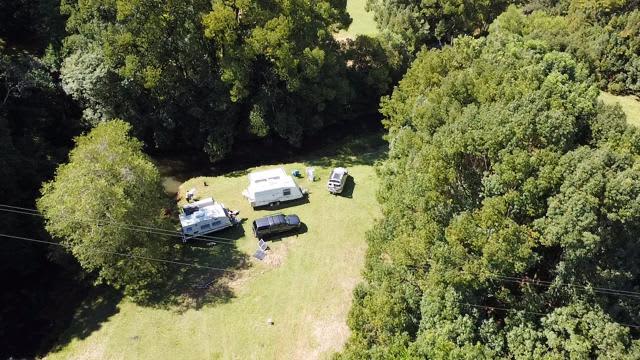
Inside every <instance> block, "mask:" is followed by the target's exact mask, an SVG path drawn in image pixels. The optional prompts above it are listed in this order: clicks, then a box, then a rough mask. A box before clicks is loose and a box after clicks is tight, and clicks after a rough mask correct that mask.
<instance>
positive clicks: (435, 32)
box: [367, 0, 517, 53]
mask: <svg viewBox="0 0 640 360" xmlns="http://www.w3.org/2000/svg"><path fill="white" fill-rule="evenodd" d="M511 3H517V1H512V0H499V1H488V0H464V1H459V0H453V1H416V0H368V1H367V8H368V10H369V11H372V12H373V14H374V16H375V19H376V22H377V23H378V27H379V28H380V29H381V30H382V32H383V33H390V34H392V35H393V36H396V37H400V38H401V39H402V41H403V42H404V43H405V46H407V48H408V49H409V51H410V52H411V53H416V52H417V51H418V50H420V48H421V47H422V46H424V45H426V46H442V45H443V44H446V43H448V42H450V41H451V40H452V39H453V38H455V37H456V36H458V35H461V34H469V35H472V34H473V35H480V34H483V33H485V32H486V31H487V28H488V26H489V24H491V22H492V21H493V19H495V18H496V16H498V15H499V14H500V13H501V12H502V11H503V10H504V9H505V8H506V7H507V5H509V4H511Z"/></svg>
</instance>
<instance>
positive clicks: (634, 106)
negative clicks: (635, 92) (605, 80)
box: [599, 91, 640, 126]
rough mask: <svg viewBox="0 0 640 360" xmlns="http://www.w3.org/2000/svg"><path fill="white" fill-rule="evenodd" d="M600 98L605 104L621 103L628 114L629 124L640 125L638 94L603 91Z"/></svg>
mask: <svg viewBox="0 0 640 360" xmlns="http://www.w3.org/2000/svg"><path fill="white" fill-rule="evenodd" d="M599 99H600V100H602V102H604V103H605V104H609V105H615V104H620V106H621V107H622V110H623V111H624V113H625V114H627V122H629V124H632V125H635V126H640V99H638V97H636V96H631V95H629V96H616V95H613V94H610V93H607V92H604V91H603V92H601V93H600V96H599Z"/></svg>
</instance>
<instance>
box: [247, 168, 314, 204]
mask: <svg viewBox="0 0 640 360" xmlns="http://www.w3.org/2000/svg"><path fill="white" fill-rule="evenodd" d="M304 194H305V191H303V190H302V189H301V188H300V187H299V186H298V185H297V184H296V182H295V181H294V180H293V178H292V177H291V176H289V175H287V173H286V172H285V171H284V169H283V168H277V169H270V170H264V171H256V172H252V173H250V174H249V187H248V188H247V189H246V190H244V191H243V192H242V195H244V197H246V198H247V200H249V203H250V204H251V206H253V207H258V206H264V205H271V206H273V205H278V204H280V203H281V202H283V201H291V200H296V199H300V198H302V197H303V196H304Z"/></svg>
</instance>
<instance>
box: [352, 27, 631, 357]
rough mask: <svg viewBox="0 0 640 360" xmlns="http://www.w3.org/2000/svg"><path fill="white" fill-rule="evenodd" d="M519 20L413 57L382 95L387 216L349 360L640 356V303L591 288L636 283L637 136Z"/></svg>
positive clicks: (373, 248)
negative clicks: (390, 89) (387, 144)
mask: <svg viewBox="0 0 640 360" xmlns="http://www.w3.org/2000/svg"><path fill="white" fill-rule="evenodd" d="M520 20H522V19H520ZM518 21H519V20H518V18H517V17H516V18H514V17H512V16H511V14H506V15H504V16H500V17H499V18H498V20H496V22H495V23H494V24H493V25H492V26H491V30H490V34H489V35H488V36H487V37H486V38H481V39H472V38H469V37H463V38H458V39H457V40H456V41H454V43H453V45H451V46H446V47H444V48H443V49H440V50H430V51H423V52H421V53H420V54H419V55H418V57H417V59H416V60H415V61H414V63H413V64H412V67H411V69H410V70H409V72H408V73H407V74H406V75H405V77H404V78H403V80H402V81H401V82H400V85H399V86H398V87H397V88H396V89H395V90H394V93H393V95H391V96H390V97H386V98H384V99H383V101H382V105H381V109H382V112H383V114H384V115H385V125H386V127H387V128H388V131H389V134H388V140H389V142H390V152H389V159H388V160H387V161H386V162H385V163H384V164H383V166H382V167H381V169H380V175H381V179H382V185H381V190H380V192H379V199H380V202H381V205H382V209H383V213H384V219H383V220H381V221H380V223H378V224H377V225H376V226H375V228H374V229H373V231H372V232H371V233H370V235H369V244H370V246H369V252H368V255H367V264H368V265H367V267H366V269H367V270H366V271H365V279H366V282H365V284H364V285H361V286H360V287H359V288H358V289H357V291H356V292H355V301H354V306H353V309H352V311H351V315H350V320H349V323H350V325H351V326H352V329H353V330H354V331H353V335H352V338H351V340H350V341H349V344H348V346H347V350H346V352H345V353H344V354H343V356H344V357H347V358H348V357H352V358H363V357H364V358H385V357H387V355H388V354H404V355H402V356H405V357H411V356H414V357H416V358H424V357H427V358H443V357H452V358H458V357H467V356H468V357H471V358H502V357H505V358H509V357H519V358H527V357H528V356H529V357H536V354H543V353H544V354H548V353H550V354H554V356H564V357H576V358H580V357H589V356H594V357H595V356H607V355H609V354H616V355H612V356H614V357H628V358H634V357H638V356H640V352H639V351H640V348H639V347H638V345H639V340H638V334H637V332H635V331H630V330H629V329H627V328H625V326H626V325H624V324H632V325H633V324H639V323H640V318H639V317H638V314H640V305H639V304H638V302H637V301H635V299H629V298H628V297H625V296H620V294H619V293H611V292H610V291H609V292H607V291H601V289H602V288H611V289H618V290H621V291H629V292H638V291H639V290H640V267H638V266H637V262H636V261H635V259H636V258H637V257H638V256H639V255H640V254H639V253H638V248H639V245H640V244H639V241H638V238H637V233H638V230H639V229H640V217H638V216H637V214H638V209H637V207H638V204H639V203H640V191H639V189H640V172H639V171H640V147H639V145H638V144H640V130H638V129H636V128H632V127H629V126H628V125H626V123H625V117H624V114H623V113H622V111H621V110H620V109H619V108H613V107H607V106H604V105H603V104H601V103H599V102H598V100H597V97H598V94H599V90H598V88H597V86H596V84H594V83H593V80H592V79H593V77H592V76H591V74H590V72H589V67H588V66H587V65H585V64H583V63H581V62H579V61H576V60H575V58H573V57H572V56H571V55H570V54H569V53H566V52H559V51H556V50H554V46H553V44H549V43H547V42H546V41H543V40H540V39H535V40H534V39H531V38H528V37H526V36H523V35H522V34H519V33H517V32H513V31H511V30H509V29H518V28H519V27H518V26H517V22H518ZM567 284H574V285H576V284H579V286H570V285H567ZM599 289H600V290H599ZM603 329H609V330H610V331H609V332H608V335H610V336H607V337H606V338H605V337H603V336H602V332H603V331H604V330H603ZM525 335H526V337H525V338H526V340H522V339H521V340H518V339H517V338H518V337H523V336H525ZM578 336H580V337H581V338H580V339H577V338H576V337H578ZM561 339H562V340H561ZM394 356H395V355H394Z"/></svg>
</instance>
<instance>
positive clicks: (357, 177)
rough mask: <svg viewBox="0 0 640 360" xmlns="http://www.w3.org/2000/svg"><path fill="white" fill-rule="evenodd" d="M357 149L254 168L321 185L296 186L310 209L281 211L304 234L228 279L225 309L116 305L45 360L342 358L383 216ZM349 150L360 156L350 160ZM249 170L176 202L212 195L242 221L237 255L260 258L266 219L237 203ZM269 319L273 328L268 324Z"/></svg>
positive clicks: (221, 305)
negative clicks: (345, 172) (335, 173)
mask: <svg viewBox="0 0 640 360" xmlns="http://www.w3.org/2000/svg"><path fill="white" fill-rule="evenodd" d="M360 145H362V144H358V143H357V142H354V143H353V144H352V145H351V146H347V147H345V148H344V149H345V150H344V153H342V154H339V155H337V156H335V155H334V156H333V157H317V158H316V159H315V160H313V161H308V162H298V163H289V164H282V165H280V164H275V165H271V166H263V167H260V168H259V169H262V168H270V167H273V166H283V167H284V168H285V170H286V171H287V172H290V171H291V170H293V169H300V170H304V168H305V167H306V166H313V167H315V168H316V174H317V175H318V176H320V180H319V181H316V182H314V183H309V182H307V180H306V179H300V180H298V182H299V184H300V185H301V186H302V187H305V188H307V189H309V190H310V195H309V202H308V203H304V204H301V205H296V206H293V207H289V208H285V209H281V210H279V211H280V212H283V213H285V214H286V213H296V214H298V215H299V216H300V218H301V219H302V221H303V222H304V223H305V224H306V225H307V228H308V230H307V232H306V233H304V234H301V235H298V236H292V237H287V238H284V239H282V240H280V241H274V242H271V244H270V246H271V248H272V249H271V251H270V252H269V255H268V256H267V258H266V259H265V261H264V262H259V261H257V260H256V259H254V258H250V260H249V264H248V266H247V268H246V269H244V270H242V271H240V272H239V273H237V274H235V276H233V277H231V278H229V279H226V281H227V282H226V283H225V285H226V286H228V289H229V291H230V293H231V295H230V296H229V297H228V298H226V299H225V300H224V301H220V302H215V301H212V302H209V303H205V304H204V305H203V306H202V307H198V308H195V309H194V308H192V309H189V310H186V311H177V310H176V309H175V308H171V309H166V308H154V307H142V306H138V305H136V304H133V303H131V302H128V301H121V302H120V303H118V304H117V309H116V310H115V311H114V313H113V314H112V315H110V316H107V317H106V318H104V319H101V320H102V322H101V323H100V322H97V323H98V325H94V326H93V327H92V331H90V332H87V331H84V333H83V332H82V327H83V326H84V325H85V323H96V321H85V320H82V319H76V320H74V324H73V326H72V327H71V329H70V330H69V332H68V333H67V334H65V336H64V337H63V338H64V339H67V340H64V343H62V344H60V346H59V350H57V352H54V353H52V354H50V355H49V358H51V359H104V358H108V359H176V358H178V359H217V358H224V359H258V358H259V359H270V358H271V359H272V358H280V359H287V358H298V359H313V358H326V357H328V356H329V355H330V354H332V353H333V352H334V351H337V350H340V348H341V347H342V345H343V343H344V341H345V340H346V338H347V336H348V327H347V325H346V323H345V319H346V315H347V312H348V310H349V307H350V305H351V296H352V291H353V288H354V286H355V285H356V284H357V282H358V281H359V280H360V272H361V269H362V266H363V263H364V252H365V249H366V243H365V237H364V235H365V232H366V230H367V229H369V228H370V227H371V225H372V222H373V221H374V219H375V218H376V217H378V216H379V209H378V205H377V203H376V200H375V191H376V186H377V179H376V175H375V172H374V169H373V166H372V163H373V161H374V160H375V159H377V158H379V157H381V156H382V155H383V154H382V152H380V151H376V152H367V153H364V151H365V150H366V147H363V146H360ZM354 150H355V151H360V154H364V155H360V156H351V155H350V154H353V153H356V152H354ZM336 163H339V164H340V165H346V166H347V167H348V169H349V172H350V174H352V175H353V179H354V181H353V182H352V183H350V184H349V183H348V185H347V189H345V191H346V195H347V196H345V197H341V196H332V195H329V194H328V193H327V192H326V191H325V188H324V187H325V181H326V180H327V176H328V174H329V171H330V168H331V167H332V166H333V165H335V164H336ZM250 170H253V169H247V171H240V172H235V173H232V174H228V175H226V176H220V177H215V178H211V177H199V178H194V179H191V180H189V181H187V182H186V183H185V184H183V185H182V186H181V187H180V192H181V193H182V194H184V192H185V191H186V190H188V189H190V188H191V187H196V188H198V190H199V196H200V197H205V196H209V195H211V196H213V197H214V198H215V199H217V200H219V201H221V202H223V203H224V204H225V205H226V206H228V207H230V208H232V209H239V210H240V211H241V213H240V215H241V217H243V218H247V220H246V221H245V222H244V223H243V226H242V227H243V229H244V235H242V234H238V230H236V231H235V233H234V234H236V235H237V237H238V239H237V240H236V243H237V248H238V250H239V251H240V252H242V253H244V254H246V255H250V254H252V253H253V252H254V251H255V249H256V240H255V239H254V238H253V236H252V235H251V230H250V224H251V222H252V221H253V220H254V219H255V218H256V217H261V216H264V215H266V214H269V213H271V212H272V211H269V210H258V211H254V210H252V209H251V208H250V207H249V204H248V203H247V202H246V200H245V199H244V198H243V197H242V196H241V191H242V190H243V189H244V188H245V187H246V185H247V178H246V173H247V172H249V171H250ZM205 181H206V182H207V185H208V186H204V182H205ZM213 235H220V236H225V233H218V234H213ZM227 235H228V234H227ZM221 246H224V245H217V246H216V247H221ZM207 265H209V266H216V264H215V263H210V264H207ZM211 291H212V292H214V293H215V291H216V290H215V289H213V290H211ZM268 318H272V319H273V321H274V325H272V326H271V325H267V324H266V320H267V319H268ZM74 333H76V334H81V335H77V336H74Z"/></svg>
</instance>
